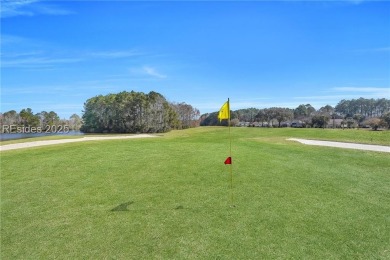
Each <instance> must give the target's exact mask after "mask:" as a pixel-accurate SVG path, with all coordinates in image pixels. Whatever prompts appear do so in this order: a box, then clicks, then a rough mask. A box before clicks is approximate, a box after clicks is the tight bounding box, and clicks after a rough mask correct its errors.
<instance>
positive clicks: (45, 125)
mask: <svg viewBox="0 0 390 260" xmlns="http://www.w3.org/2000/svg"><path fill="white" fill-rule="evenodd" d="M81 124H82V122H81V118H80V116H78V115H77V114H73V115H71V116H70V118H69V119H60V117H59V116H58V114H57V113H56V112H54V111H50V112H47V111H42V112H39V113H36V114H34V113H33V111H32V109H31V108H24V109H22V110H21V111H20V112H16V111H15V110H10V111H7V112H5V113H0V132H1V133H7V132H9V129H10V128H9V126H14V127H13V129H15V127H35V128H37V127H39V128H41V129H42V130H45V129H51V128H50V127H52V126H56V127H57V126H67V129H68V130H76V131H77V130H79V129H80V127H81ZM50 132H52V131H51V130H50Z"/></svg>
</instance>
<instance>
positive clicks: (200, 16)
mask: <svg viewBox="0 0 390 260" xmlns="http://www.w3.org/2000/svg"><path fill="white" fill-rule="evenodd" d="M1 5H2V6H1V7H2V8H1V112H6V111H9V110H11V109H14V110H16V111H20V110H21V109H22V108H27V107H30V108H32V110H33V112H35V113H38V112H40V111H42V110H46V111H50V110H54V111H56V112H57V113H58V114H59V115H60V117H61V118H68V117H69V116H70V115H71V114H73V113H77V114H79V115H81V114H82V109H83V104H84V102H85V101H86V100H87V99H88V98H91V97H93V96H96V95H99V94H103V95H105V94H108V93H117V92H120V91H124V90H126V91H131V90H134V91H142V92H145V93H147V92H149V91H152V90H153V91H157V92H159V93H161V94H163V95H164V96H165V97H166V98H167V99H168V100H169V101H175V102H186V103H189V104H191V105H193V106H194V107H196V108H198V109H199V110H200V112H201V113H206V112H213V111H217V110H218V109H219V108H220V106H221V105H222V104H223V103H224V102H225V101H226V99H227V98H228V97H229V98H230V99H231V108H232V109H233V110H236V109H240V108H248V107H256V108H265V107H272V106H281V107H289V108H296V107H297V106H298V105H299V104H307V103H310V104H311V105H313V106H314V107H315V108H317V109H319V108H320V107H321V106H325V105H327V104H329V105H332V106H335V105H336V104H337V102H338V101H340V100H341V99H352V98H359V97H365V98H389V97H390V2H387V1H368V0H366V1H361V0H349V1H347V0H346V1H245V2H239V1H229V2H223V1H185V2H178V1H174V2H167V1H153V2H147V1H137V2H134V1H68V2H67V1H39V0H12V1H11V0H9V1H7V0H1Z"/></svg>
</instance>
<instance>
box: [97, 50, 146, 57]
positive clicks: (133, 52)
mask: <svg viewBox="0 0 390 260" xmlns="http://www.w3.org/2000/svg"><path fill="white" fill-rule="evenodd" d="M142 54H143V53H141V52H139V51H136V50H129V51H101V52H92V53H91V54H90V56H92V57H97V58H107V59H118V58H128V57H133V56H139V55H142Z"/></svg>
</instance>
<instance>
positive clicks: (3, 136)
mask: <svg viewBox="0 0 390 260" xmlns="http://www.w3.org/2000/svg"><path fill="white" fill-rule="evenodd" d="M53 135H69V136H74V135H84V133H82V132H80V131H69V132H68V133H64V132H62V133H30V134H26V133H14V134H0V140H1V141H5V140H16V139H24V138H32V137H41V136H53Z"/></svg>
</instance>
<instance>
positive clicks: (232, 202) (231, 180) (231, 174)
mask: <svg viewBox="0 0 390 260" xmlns="http://www.w3.org/2000/svg"><path fill="white" fill-rule="evenodd" d="M228 104H229V105H228V109H229V122H228V123H229V140H230V151H229V154H230V158H232V135H231V131H230V101H229V98H228ZM231 160H232V159H231ZM232 164H233V162H231V163H230V167H229V168H230V199H231V204H232V205H231V207H234V198H233V170H232V167H233V166H232Z"/></svg>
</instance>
